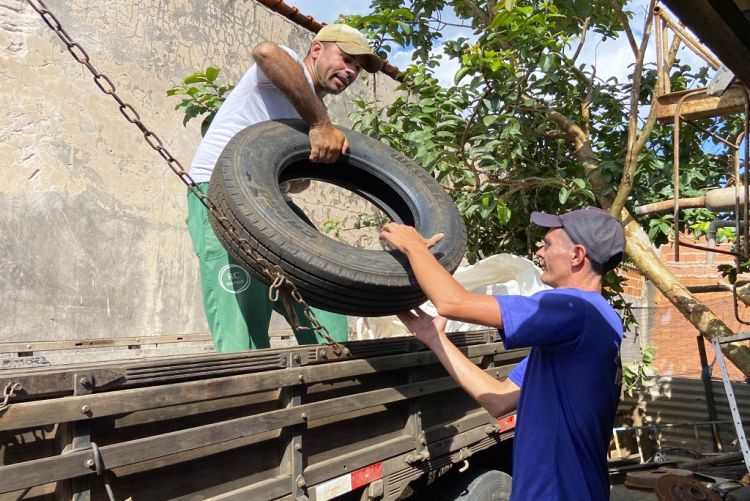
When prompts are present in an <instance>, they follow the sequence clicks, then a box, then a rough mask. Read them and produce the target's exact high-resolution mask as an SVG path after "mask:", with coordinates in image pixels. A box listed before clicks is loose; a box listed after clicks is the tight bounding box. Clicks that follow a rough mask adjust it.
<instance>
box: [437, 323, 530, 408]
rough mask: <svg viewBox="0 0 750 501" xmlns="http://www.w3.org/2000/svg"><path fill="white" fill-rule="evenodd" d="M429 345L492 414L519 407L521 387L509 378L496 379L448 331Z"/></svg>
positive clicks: (475, 398) (459, 381) (465, 388)
mask: <svg viewBox="0 0 750 501" xmlns="http://www.w3.org/2000/svg"><path fill="white" fill-rule="evenodd" d="M429 348H430V349H431V350H432V352H433V353H434V354H435V356H436V357H437V358H438V360H440V363H441V364H442V365H443V367H445V370H446V371H448V374H450V375H451V377H452V378H453V379H454V380H455V381H456V382H457V383H458V384H459V386H461V388H463V389H464V391H466V393H468V394H469V395H470V396H471V397H472V398H473V399H474V400H476V401H477V402H478V403H479V405H481V406H482V407H484V408H485V409H486V410H487V412H489V413H490V414H491V415H492V416H494V417H500V416H503V415H505V414H508V413H509V412H513V411H514V410H515V409H516V407H517V405H518V396H519V394H520V388H519V387H518V386H516V384H515V383H513V382H512V381H511V380H510V379H505V380H497V379H495V378H493V377H492V376H490V375H489V374H487V373H486V372H484V371H483V370H482V369H481V368H480V367H478V366H476V365H474V363H473V362H472V361H471V360H469V359H468V358H467V357H466V356H465V355H464V354H463V353H462V352H461V351H460V350H459V349H458V348H457V347H456V346H455V345H454V344H453V343H451V342H450V340H449V339H448V337H447V336H445V335H440V336H438V337H437V338H436V339H435V341H433V342H432V343H431V346H429Z"/></svg>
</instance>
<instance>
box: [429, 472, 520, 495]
mask: <svg viewBox="0 0 750 501" xmlns="http://www.w3.org/2000/svg"><path fill="white" fill-rule="evenodd" d="M512 485H513V479H512V477H511V476H510V475H508V474H507V473H505V472H502V471H498V470H483V471H479V472H477V473H475V474H474V475H471V476H468V477H458V479H457V480H456V483H455V484H454V485H453V486H452V487H451V488H450V489H449V490H448V491H447V492H446V493H445V495H444V496H442V497H441V498H440V500H442V501H507V500H508V499H510V490H511V487H512Z"/></svg>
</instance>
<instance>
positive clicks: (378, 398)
mask: <svg viewBox="0 0 750 501" xmlns="http://www.w3.org/2000/svg"><path fill="white" fill-rule="evenodd" d="M486 372H488V373H490V374H491V375H493V376H494V377H497V374H498V369H494V368H493V369H490V370H488V371H486ZM455 387H456V383H455V381H453V379H451V378H449V377H447V378H441V379H435V380H432V381H429V382H419V383H413V384H407V385H403V386H399V387H394V388H385V389H380V390H375V391H370V392H367V393H364V394H358V395H349V396H344V397H339V398H334V399H330V400H326V401H322V402H315V403H311V404H303V405H301V406H299V407H294V408H289V409H279V410H276V411H271V412H266V413H263V414H259V415H254V416H248V417H243V418H237V419H232V420H228V421H224V422H219V423H212V424H208V425H203V426H198V427H194V428H190V429H186V430H179V431H175V432H170V433H164V434H161V435H158V436H154V437H147V438H142V439H137V440H132V441H129V442H124V443H119V444H112V445H106V446H103V447H100V448H99V451H100V453H101V456H102V462H103V464H104V465H105V466H106V468H108V469H112V468H117V467H120V466H126V465H131V464H135V463H139V462H143V461H148V460H151V459H155V458H159V457H162V456H167V455H170V454H177V453H180V452H184V451H189V450H192V449H196V448H200V447H206V446H209V445H212V444H218V443H221V442H226V441H230V440H235V439H238V438H242V437H247V436H250V435H252V434H255V433H262V432H266V431H271V430H276V429H280V428H283V427H286V426H294V425H299V424H302V423H305V422H306V421H307V420H316V419H323V418H326V417H328V416H332V415H336V414H342V413H346V412H352V411H354V410H357V409H362V408H366V407H371V406H376V405H383V404H387V403H393V402H400V401H405V400H408V399H410V398H415V397H419V396H422V395H429V394H432V393H437V392H441V391H445V390H449V389H453V388H455ZM89 459H91V460H93V456H92V454H91V451H90V450H84V451H70V452H68V453H66V454H65V455H62V456H56V457H51V458H44V459H39V460H34V461H27V462H25V463H19V464H13V465H8V466H5V467H2V468H0V473H2V475H0V493H3V492H10V491H14V490H18V489H23V488H25V487H30V486H34V485H40V484H43V483H48V482H54V481H59V480H64V479H69V478H76V477H80V476H84V475H89V474H91V470H90V469H89V468H87V467H86V466H85V462H86V461H87V460H89Z"/></svg>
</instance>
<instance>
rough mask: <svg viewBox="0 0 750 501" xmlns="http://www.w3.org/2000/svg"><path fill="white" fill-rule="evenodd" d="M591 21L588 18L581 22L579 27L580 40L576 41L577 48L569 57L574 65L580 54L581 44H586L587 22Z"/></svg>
mask: <svg viewBox="0 0 750 501" xmlns="http://www.w3.org/2000/svg"><path fill="white" fill-rule="evenodd" d="M590 21H591V18H590V17H587V18H586V19H584V21H583V26H582V27H581V38H580V39H579V40H578V47H576V50H575V52H574V53H573V55H572V56H571V57H570V60H571V61H572V62H573V64H574V65H575V62H576V59H578V56H579V55H580V54H581V49H583V44H584V43H585V42H586V33H588V31H589V22H590Z"/></svg>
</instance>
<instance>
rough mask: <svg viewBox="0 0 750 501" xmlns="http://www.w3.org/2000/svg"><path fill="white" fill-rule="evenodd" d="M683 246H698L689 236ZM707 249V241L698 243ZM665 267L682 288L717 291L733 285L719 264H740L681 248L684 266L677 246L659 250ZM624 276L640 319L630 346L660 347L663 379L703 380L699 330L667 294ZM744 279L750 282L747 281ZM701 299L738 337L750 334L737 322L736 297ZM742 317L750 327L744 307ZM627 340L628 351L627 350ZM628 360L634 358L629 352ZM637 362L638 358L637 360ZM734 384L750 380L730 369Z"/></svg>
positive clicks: (635, 276) (706, 295)
mask: <svg viewBox="0 0 750 501" xmlns="http://www.w3.org/2000/svg"><path fill="white" fill-rule="evenodd" d="M682 240H683V241H688V242H691V243H693V240H692V239H691V238H690V237H688V236H685V235H683V236H682ZM694 243H696V244H697V245H705V241H698V242H694ZM718 248H720V249H722V250H730V246H729V245H726V244H725V245H720V246H718ZM658 252H659V256H660V257H661V260H662V262H663V263H665V264H666V265H667V267H668V268H669V269H670V270H671V271H672V273H674V274H675V276H676V277H677V278H678V279H679V281H680V283H681V284H683V285H685V286H717V285H721V284H724V285H725V286H726V285H729V282H728V280H727V279H725V278H723V277H721V274H720V272H719V271H718V269H717V265H719V264H734V259H733V257H731V256H728V255H723V254H717V253H712V256H711V255H709V254H708V253H707V252H706V251H703V250H697V249H690V248H688V247H684V246H680V256H679V262H677V261H675V255H674V247H673V245H672V244H667V245H663V246H661V248H660V249H659V250H658ZM623 273H624V274H625V276H626V277H627V280H626V282H625V284H624V289H625V294H626V296H627V298H628V299H629V300H630V301H631V302H632V304H633V306H634V308H633V310H634V313H636V315H637V317H639V321H640V326H639V329H638V333H637V336H636V333H631V334H630V336H629V341H630V344H634V343H635V344H637V345H640V346H645V345H647V344H650V345H653V346H655V347H656V359H655V361H654V367H655V369H656V372H657V374H659V375H662V376H673V377H687V378H700V376H701V364H700V357H699V352H698V344H697V336H698V335H699V333H698V331H697V329H696V328H695V327H693V325H692V324H691V323H690V322H689V321H688V320H686V319H685V317H684V316H683V315H682V314H681V313H680V312H679V311H678V310H677V308H675V307H674V306H673V305H672V304H671V303H670V302H669V301H668V300H667V299H666V298H665V297H664V295H662V294H661V292H659V291H658V290H657V289H656V288H655V287H654V286H653V284H651V283H650V282H648V281H647V280H645V279H644V277H643V276H642V275H641V274H640V273H639V272H638V271H637V270H635V269H632V268H625V269H623ZM740 278H741V279H747V278H750V277H747V276H742V277H740ZM694 295H695V297H697V298H698V299H699V300H700V301H703V302H704V303H705V304H706V306H707V307H708V308H709V309H710V310H711V311H712V312H714V314H716V316H717V317H719V318H720V319H721V320H722V321H723V322H725V323H726V324H727V326H728V327H729V328H730V329H732V331H733V332H735V333H739V332H750V325H745V324H743V323H741V322H740V321H738V320H737V319H736V318H735V313H734V307H735V306H734V298H733V295H732V293H731V292H730V291H720V292H694ZM738 316H739V318H740V319H742V320H743V321H746V322H749V323H750V308H748V307H746V306H745V305H744V304H743V303H741V302H739V303H738ZM627 345H628V343H627V340H626V343H625V346H627ZM705 347H706V353H707V356H708V362H709V364H712V363H713V362H714V356H713V348H712V346H711V344H710V343H709V342H708V341H705ZM623 358H624V360H628V356H627V354H626V353H625V350H624V351H623ZM631 359H632V356H631ZM728 367H729V373H730V377H731V378H732V379H737V380H741V379H744V377H743V375H742V373H741V372H740V371H739V370H738V369H736V368H735V367H734V366H732V364H731V362H730V363H728ZM712 374H713V376H714V377H720V376H721V374H720V372H719V367H718V365H715V366H714V368H713V372H712Z"/></svg>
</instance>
